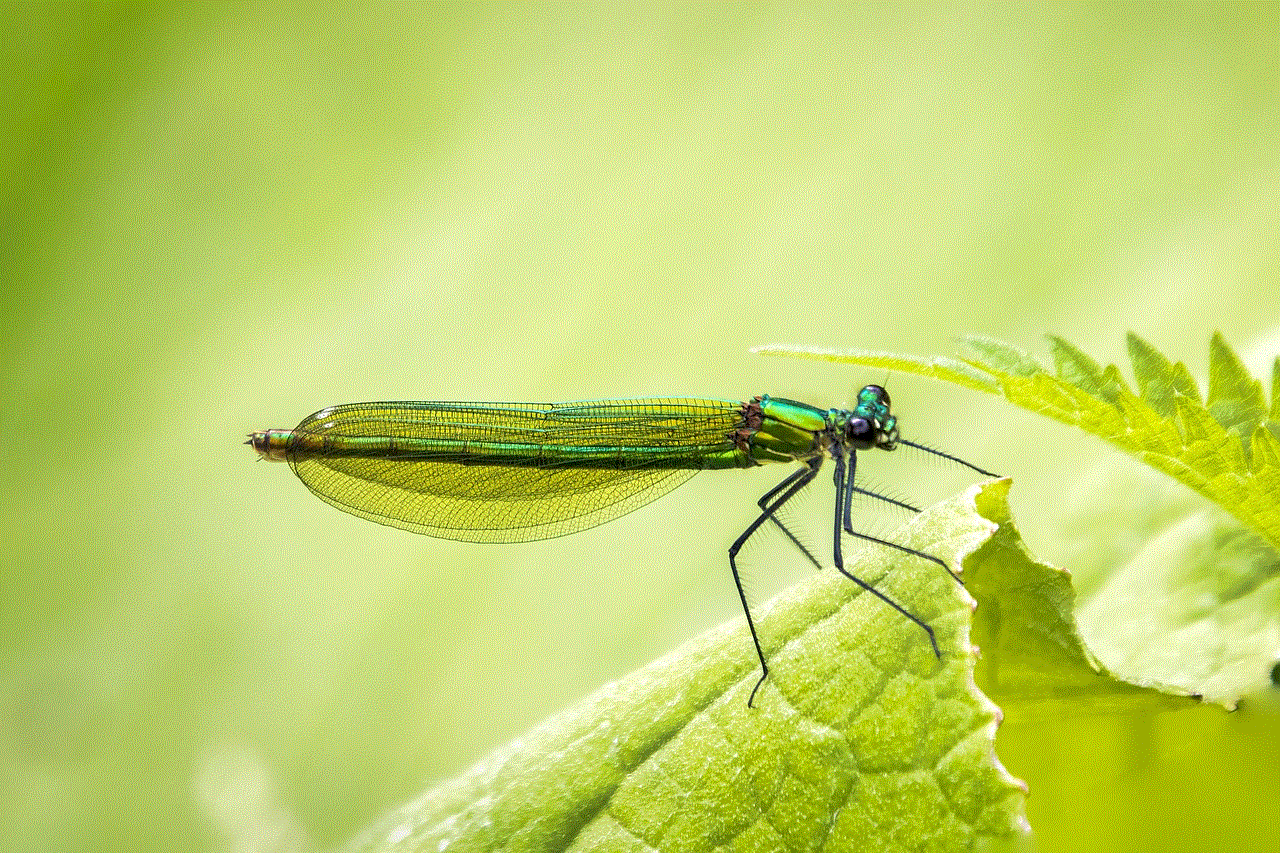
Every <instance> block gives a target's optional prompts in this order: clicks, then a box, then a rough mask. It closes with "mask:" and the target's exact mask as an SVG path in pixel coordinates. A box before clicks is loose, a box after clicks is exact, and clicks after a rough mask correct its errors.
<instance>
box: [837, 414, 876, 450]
mask: <svg viewBox="0 0 1280 853" xmlns="http://www.w3.org/2000/svg"><path fill="white" fill-rule="evenodd" d="M844 435H845V439H846V440H847V441H851V442H856V443H858V444H869V443H871V442H873V441H874V440H875V436H876V428H875V427H874V426H872V425H871V422H870V421H869V420H867V419H866V418H852V419H851V420H850V421H849V423H848V424H846V425H845V428H844Z"/></svg>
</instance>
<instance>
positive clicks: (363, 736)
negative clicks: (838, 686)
mask: <svg viewBox="0 0 1280 853" xmlns="http://www.w3.org/2000/svg"><path fill="white" fill-rule="evenodd" d="M1277 8H1278V7H1277V6H1275V5H1274V4H1260V5H1235V4H1211V5H1207V6H1200V5H1175V6H1165V5H1163V4H1157V5H1154V6H1140V5H1129V4H1124V5H1116V6H1112V5H1102V6H1095V5H1085V6H1079V5H1057V4H1054V5H1030V6H1023V5H1008V4H999V5H996V6H993V7H976V8H970V7H967V6H965V7H951V6H949V5H934V4H920V3H912V4H906V5H874V6H870V7H865V8H854V9H842V8H838V7H821V8H803V9H793V8H788V7H787V6H785V5H784V6H780V7H750V8H745V9H744V8H728V7H720V6H709V7H704V6H698V7H692V8H690V7H686V6H684V5H670V6H650V5H642V6H623V7H614V6H607V7H590V6H587V7H583V6H565V5H554V6H536V7H528V8H526V7H470V6H452V5H429V6H418V5H391V6H383V5H372V6H369V5H363V4H361V5H354V6H316V5H314V4H307V5H296V4H261V5H233V4H218V5H205V4H196V5H174V6H151V5H143V4H138V5H133V4H130V5H124V6H115V5H98V4H90V5H87V6H82V5H72V4H57V5H47V6H46V5H38V6H32V7H26V6H23V7H9V8H6V10H5V22H6V36H5V39H4V43H3V45H0V57H2V58H0V73H3V79H2V80H0V84H2V85H0V122H2V123H3V124H2V127H0V138H2V140H3V141H2V143H0V144H3V158H2V161H0V170H2V172H0V174H2V175H3V177H2V180H3V199H4V205H3V213H2V214H0V215H3V217H4V221H3V223H2V225H3V227H0V259H2V260H0V269H3V279H4V288H3V293H2V294H0V305H2V306H3V307H2V312H0V322H2V323H3V327H2V328H0V332H2V335H0V382H2V385H0V390H2V394H3V397H2V399H0V442H2V443H3V448H4V450H3V454H0V459H2V460H3V461H2V462H0V464H2V465H3V470H4V476H3V478H2V479H0V511H2V512H3V527H2V529H3V531H4V545H3V556H2V557H0V562H2V563H3V568H2V569H0V583H2V584H3V590H2V594H3V599H2V600H3V604H2V605H0V606H2V611H0V612H2V614H3V616H2V618H3V624H2V625H0V629H2V633H0V768H2V769H0V814H4V815H6V818H5V820H3V821H0V848H2V849H5V850H14V851H18V850H43V851H73V850H74V851H84V850H129V851H161V850H165V851H167V850H234V851H259V850H271V851H294V850H298V851H306V850H313V849H320V848H324V847H327V846H333V845H336V844H339V843H341V842H342V841H343V840H344V839H346V838H348V837H349V836H351V835H352V834H353V833H355V832H356V831H358V830H359V829H360V828H361V827H362V826H363V825H365V824H366V823H367V822H369V821H371V820H372V819H373V818H375V817H376V816H377V815H379V814H380V813H381V812H382V811H383V810H384V809H387V808H389V807H391V806H392V805H394V804H397V803H399V802H400V801H402V800H404V799H407V798H409V797H411V796H412V795H414V794H415V793H417V792H418V791H420V790H422V789H423V788H424V787H425V786H427V785H428V784H429V783H430V782H431V781H432V780H435V779H439V778H444V777H448V776H450V775H452V774H454V773H456V772H458V771H459V770H461V769H462V768H464V767H465V766H466V765H467V764H469V763H470V762H471V761H473V760H475V759H476V758H478V757H480V756H481V755H483V754H484V753H485V752H486V751H487V750H488V749H489V748H491V747H492V746H494V745H496V744H499V743H502V742H504V741H506V740H508V739H510V738H512V737H515V736H517V735H518V734H520V733H521V732H522V731H523V730H524V729H526V728H527V727H528V726H530V725H531V724H533V723H535V722H536V721H538V720H539V719H541V718H542V717H544V716H546V715H547V714H549V713H552V712H554V711H556V710H557V709H559V708H561V707H563V706H564V705H566V704H568V703H569V702H571V701H573V700H574V699H576V698H578V697H580V696H582V695H584V694H586V693H588V692H590V691H591V690H592V689H594V688H595V687H597V686H599V685H600V684H602V683H603V682H605V681H607V680H609V679H611V678H614V677H617V676H619V675H621V674H623V673H625V672H628V671H630V670H631V669H633V668H635V667H637V666H639V665H641V664H643V663H645V662H647V661H648V660H650V659H652V658H653V657H656V656H658V655H659V654H662V653H663V652H665V651H667V650H669V649H670V648H672V647H674V646H675V645H676V644H678V643H679V642H680V641H681V640H682V639H685V638H687V637H689V636H692V635H693V634H695V633H697V632H698V631H700V630H702V629H704V628H707V627H709V626H711V625H714V624H716V623H718V622H720V621H721V620H724V619H727V618H730V617H732V616H734V615H735V614H736V612H737V602H736V597H735V595H734V593H733V589H732V585H731V583H730V580H729V576H728V570H727V568H726V565H725V559H724V550H725V548H726V547H727V545H728V544H729V543H730V542H731V541H732V539H733V537H734V536H736V534H737V533H738V531H739V530H741V528H742V527H743V526H744V525H745V524H746V522H747V521H749V520H750V518H751V516H752V510H753V508H754V499H755V498H756V497H757V496H758V495H759V494H760V493H762V492H763V491H765V490H766V489H767V488H768V487H769V486H770V485H772V483H773V482H774V481H775V480H776V479H778V477H779V476H780V474H781V473H782V472H779V471H772V470H769V471H763V472H760V471H753V472H726V473H720V474H706V475H703V476H700V477H698V478H696V479H695V480H694V481H692V482H691V483H690V484H688V485H686V486H685V487H683V488H681V489H680V490H679V491H678V492H676V493H674V494H672V495H671V496H669V497H667V498H665V499H664V500H662V501H659V502H658V503H655V504H654V505H652V506H650V507H647V508H645V509H644V510H642V511H639V512H636V513H634V514H632V515H630V516H627V517H625V518H623V519H621V520H619V521H616V522H613V523H611V524H609V525H606V526H603V527H600V528H597V529H595V530H592V531H588V532H585V533H582V534H579V535H577V536H573V537H568V538H565V539H560V540H554V541H549V542H540V543H529V544H527V545H519V546H476V545H467V544H461V543H453V542H444V541H438V540H432V539H428V538H424V537H417V536H413V535H411V534H407V533H403V532H401V531H396V530H392V529H389V528H382V527H378V526H376V525H373V524H369V523H367V522H364V521H360V520H358V519H355V518H353V517H350V516H347V515H344V514H342V513H340V512H337V511H336V510H333V509H331V508H330V507H328V506H326V505H324V504H323V503H321V502H320V501H318V500H316V499H315V498H313V497H312V496H311V495H310V494H309V493H308V492H307V491H306V490H305V489H304V488H303V487H302V486H301V485H300V484H299V483H298V482H297V481H296V479H295V478H294V477H293V476H292V474H291V473H290V471H289V470H288V469H287V468H286V467H284V466H274V465H267V464H257V463H256V462H255V461H254V457H253V454H252V453H251V452H250V450H249V449H248V448H246V447H244V446H242V445H241V443H240V442H241V441H242V440H243V437H244V435H245V434H246V433H247V432H249V431H250V430H253V429H262V428H267V427H289V426H292V425H294V424H295V423H296V422H297V421H299V420H300V419H301V418H302V417H303V416H305V415H307V414H309V413H310V412H312V411H314V410H316V409H318V408H321V407H322V406H325V405H328V404H332V403H340V402H352V401H357V400H371V399H479V400H489V399H515V400H562V399H584V398H593V397H601V396H604V397H613V396H644V395H658V394H662V395H670V394H680V395H702V396H711V397H728V398H734V399H737V398H739V397H742V396H745V395H750V394H754V393H760V392H772V393H781V394H785V395H787V396H793V397H797V398H800V399H805V400H810V401H813V402H821V403H824V404H827V403H837V402H841V401H843V400H845V399H847V398H848V396H849V395H850V393H851V392H852V391H853V390H854V389H855V388H857V387H859V386H860V385H862V384H864V383H865V382H867V381H879V382H883V381H885V380H886V379H888V380H889V384H890V388H891V390H892V391H893V394H894V401H895V408H896V409H897V411H898V414H899V416H900V418H901V421H902V424H903V429H904V433H905V434H909V435H910V436H911V437H913V438H917V439H920V440H924V441H928V442H931V443H933V444H936V445H938V446H942V447H945V448H947V449H949V450H951V451H953V452H956V453H958V454H960V455H963V456H966V457H968V458H971V459H973V460H975V461H977V462H979V463H980V464H982V465H985V466H987V467H991V468H994V469H996V470H999V471H1001V472H1004V473H1010V474H1012V475H1013V476H1014V480H1015V488H1014V492H1013V497H1014V501H1015V507H1016V511H1017V512H1018V515H1019V520H1020V521H1021V523H1022V526H1023V530H1024V534H1025V536H1026V538H1027V539H1028V542H1029V544H1030V546H1031V547H1032V548H1033V549H1034V550H1036V551H1037V552H1038V553H1039V554H1040V555H1042V556H1043V557H1045V558H1048V559H1050V560H1057V561H1059V562H1061V563H1062V564H1064V565H1066V566H1067V567H1068V568H1079V570H1081V571H1082V572H1086V573H1089V572H1091V573H1093V574H1094V576H1096V574H1097V573H1098V572H1100V571H1105V567H1098V566H1079V567H1073V566H1072V565H1071V564H1070V560H1071V558H1072V555H1075V554H1078V553H1080V552H1081V551H1082V550H1087V549H1081V548H1080V541H1081V538H1082V537H1083V538H1084V539H1086V540H1087V539H1088V537H1089V536H1090V532H1089V529H1088V528H1087V527H1085V528H1084V529H1081V528H1080V526H1079V525H1075V526H1073V525H1072V524H1071V523H1070V520H1069V519H1068V518H1066V517H1065V516H1067V515H1069V514H1070V512H1071V511H1072V509H1073V507H1079V506H1086V507H1090V508H1093V509H1095V510H1096V507H1097V506H1098V505H1099V504H1101V505H1103V506H1112V507H1114V512H1115V513H1116V514H1121V515H1123V513H1125V512H1126V511H1127V508H1131V507H1132V506H1134V505H1135V503H1136V500H1135V498H1134V496H1133V495H1131V494H1127V493H1126V492H1125V491H1123V490H1121V489H1118V488H1113V487H1109V486H1108V482H1109V480H1108V479H1107V478H1106V477H1098V476H1096V475H1094V476H1088V475H1086V474H1085V473H1083V472H1085V471H1086V470H1094V471H1096V470H1097V466H1099V465H1102V466H1105V467H1106V468H1107V469H1112V468H1114V469H1116V470H1119V469H1122V468H1124V467H1125V466H1127V465H1128V464H1129V463H1128V462H1127V461H1125V460H1119V459H1117V458H1116V457H1114V456H1113V455H1112V454H1111V453H1110V451H1109V450H1108V449H1107V448H1106V447H1104V446H1102V445H1101V444H1100V443H1098V442H1095V441H1092V440H1090V439H1088V438H1086V437H1084V436H1080V435H1076V434H1075V433H1073V432H1071V431H1070V430H1068V429H1066V428H1064V427H1061V426H1059V425H1056V424H1052V423H1047V422H1044V421H1042V420H1039V419H1036V418H1034V417H1032V416H1030V415H1027V414H1025V413H1023V412H1020V411H1014V410H1011V409H1009V408H1008V407H1006V406H1003V405H1002V404H1000V403H999V402H997V401H995V400H994V399H992V398H979V397H978V396H977V395H974V394H970V393H965V392H962V391H958V390H955V389H951V388H947V387H941V386H938V385H934V384H929V383H926V382H923V381H920V380H915V379H911V378H901V377H885V376H883V375H874V376H872V375H867V374H866V373H865V372H863V371H860V370H857V369H852V368H848V367H844V368H841V367H836V366H829V365H816V364H814V363H810V362H801V361H788V360H784V359H778V358H763V357H759V356H753V355H750V354H749V353H748V348H749V347H750V346H752V345H755V344H762V343H773V342H786V343H798V344H814V345H825V346H836V347H861V348H871V349H887V350H895V351H900V352H910V353H919V354H949V353H952V352H953V351H954V343H953V342H954V338H955V337H956V336H957V335H960V334H965V333H971V332H977V333H984V334H989V335H992V336H995V337H998V338H1001V339H1004V340H1008V341H1010V342H1013V343H1015V344H1018V345H1021V346H1025V347H1028V348H1030V349H1032V350H1033V351H1036V352H1039V353H1041V354H1043V353H1044V351H1045V350H1044V347H1043V344H1042V341H1041V335H1042V334H1043V333H1044V332H1053V333H1057V334H1060V335H1063V336H1064V337H1066V338H1068V339H1069V340H1072V341H1073V342H1075V343H1077V344H1079V345H1081V346H1083V347H1084V348H1085V349H1086V350H1087V351H1089V352H1091V353H1093V354H1095V355H1096V356H1098V357H1099V358H1100V359H1103V360H1107V361H1113V360H1121V359H1123V358H1124V333H1125V331H1126V330H1128V329H1134V330H1136V331H1138V332H1139V333H1140V334H1142V335H1143V336H1145V337H1147V338H1148V339H1149V340H1151V341H1152V342H1153V343H1155V344H1156V345H1157V346H1158V347H1159V348H1161V349H1162V350H1164V351H1165V352H1167V353H1169V354H1170V355H1171V356H1173V357H1174V358H1175V359H1181V360H1185V361H1186V362H1187V363H1188V365H1189V366H1191V368H1192V370H1193V372H1194V373H1196V374H1197V375H1199V376H1201V377H1202V379H1203V377H1204V375H1205V369H1206V362H1207V348H1208V338H1209V335H1210V333H1211V331H1212V330H1213V329H1215V328H1217V329H1221V330H1222V331H1223V332H1224V333H1225V335H1226V337H1227V338H1228V340H1230V341H1232V342H1233V343H1234V344H1236V345H1237V346H1238V347H1240V348H1241V349H1242V350H1243V351H1244V352H1245V353H1246V357H1247V360H1248V361H1249V363H1250V365H1251V366H1252V367H1253V368H1254V369H1255V370H1257V371H1258V372H1259V374H1260V375H1264V376H1265V375H1268V374H1264V373H1263V371H1264V370H1269V366H1270V362H1271V358H1272V356H1273V355H1275V354H1276V353H1277V352H1280V336H1278V331H1280V326H1278V324H1277V320H1278V317H1280V312H1278V311H1277V304H1278V300H1277V293H1278V292H1280V260H1278V258H1280V226H1278V223H1280V146H1278V145H1277V140H1278V139H1280V49H1277V45H1280V12H1278V11H1277ZM863 472H865V473H866V475H867V476H868V477H869V482H872V483H875V484H879V485H881V486H883V487H885V488H887V489H889V490H890V491H892V492H893V493H895V494H899V495H902V496H905V497H910V498H912V499H915V500H918V501H926V502H928V501H932V500H934V499H938V498H941V497H944V496H946V495H948V494H951V493H952V492H954V491H956V490H958V489H959V488H961V487H963V486H964V485H965V484H966V483H967V482H968V480H969V478H968V477H966V476H965V474H964V472H963V471H961V472H958V473H957V472H955V471H953V470H951V469H948V468H946V467H945V466H939V465H931V464H922V462H921V460H919V459H913V458H911V456H910V455H909V454H895V455H894V456H893V457H887V456H886V458H884V459H876V460H874V461H871V460H868V461H867V462H866V463H865V464H864V466H863V468H862V469H860V473H863ZM828 505H829V496H828V495H826V494H825V492H824V493H822V494H821V495H819V496H815V497H814V498H813V499H811V501H810V510H811V512H812V514H813V517H814V518H815V519H818V521H817V522H816V523H817V525H818V526H816V527H814V528H812V529H814V530H815V531H825V529H826V528H825V524H824V523H823V522H822V521H821V519H822V515H821V513H822V511H823V509H824V508H825V507H827V506H828ZM898 520H900V519H894V518H892V517H890V518H887V519H885V518H880V517H876V516H875V515H874V514H872V513H870V512H868V515H867V525H868V526H869V529H871V530H872V531H876V530H880V531H884V530H891V529H892V525H893V524H895V523H897V521H898ZM813 535H814V536H815V537H817V536H819V535H820V533H815V534H813ZM775 556H776V557H777V559H774V557H775ZM749 557H750V560H749V562H750V565H751V574H752V576H751V584H752V591H753V594H754V595H755V597H756V598H757V600H763V599H764V597H766V596H767V595H769V594H770V593H772V592H773V591H776V590H777V589H780V588H781V587H782V586H784V585H785V584H786V583H788V582H789V581H790V580H794V579H795V578H797V577H800V576H802V575H803V574H804V572H805V571H807V567H806V565H805V564H804V561H803V560H799V559H797V558H796V557H795V555H794V554H791V553H790V552H789V551H787V549H786V548H785V543H780V542H777V541H766V542H764V543H762V544H760V545H758V546H756V547H755V548H753V549H751V552H750V555H749ZM779 567H781V568H779ZM1114 617H1115V618H1116V619H1119V620H1123V619H1124V618H1125V614H1123V613H1116V614H1114ZM744 642H745V638H744ZM1278 727H1280V709H1278V708H1277V704H1276V702H1275V700H1274V698H1272V697H1270V696H1268V695H1267V694H1260V695H1259V696H1257V697H1251V699H1250V700H1248V701H1246V702H1245V703H1244V705H1243V707H1242V708H1241V710H1239V711H1237V712H1235V713H1233V714H1228V713H1226V712H1224V711H1222V710H1221V709H1218V708H1208V707H1201V708H1197V709H1194V710H1192V711H1185V712H1179V713H1176V714H1166V715H1163V716H1161V717H1158V718H1155V719H1151V718H1116V717H1112V716H1105V717H1095V716H1084V717H1080V718H1070V719H1031V720H1017V721H1014V720H1010V721H1009V722H1008V723H1007V724H1006V726H1005V727H1004V728H1003V729H1002V730H1001V733H1000V739H999V748H1000V755H1001V756H1002V758H1003V759H1004V760H1005V762H1006V763H1007V764H1008V765H1009V767H1010V768H1011V769H1012V771H1013V772H1014V773H1015V774H1017V775H1019V776H1021V777H1022V778H1024V779H1027V780H1028V781H1029V783H1030V786H1031V800H1030V804H1029V810H1030V818H1031V821H1032V823H1033V825H1034V826H1035V828H1036V830H1037V834H1038V837H1039V844H1040V847H1041V849H1043V850H1054V851H1057V850H1064V851H1065V850H1071V851H1081V850H1094V849H1097V850H1110V851H1115V850H1145V849H1152V848H1163V849H1165V850H1199V849H1203V848H1205V847H1213V848H1217V849H1228V850H1260V849H1269V844H1270V843H1273V842H1274V833H1273V828H1274V826H1273V817H1272V816H1273V815H1274V807H1275V804H1276V794H1275V791H1276V789H1277V784H1276V783H1277V781H1280V744H1278V741H1277V738H1276V737H1275V733H1276V731H1277V730H1278ZM1268 802H1269V803H1270V806H1268V805H1267V803H1268Z"/></svg>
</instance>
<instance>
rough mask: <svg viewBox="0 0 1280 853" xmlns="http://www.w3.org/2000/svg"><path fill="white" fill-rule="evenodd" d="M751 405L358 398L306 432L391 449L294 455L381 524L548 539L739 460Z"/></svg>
mask: <svg viewBox="0 0 1280 853" xmlns="http://www.w3.org/2000/svg"><path fill="white" fill-rule="evenodd" d="M740 407H741V404H740V403H736V402H730V401H719V400H697V399H653V400H605V401H594V402H583V403H565V404H554V405H541V404H524V403H484V404H477V403H357V404H352V405H348V406H338V407H334V408H331V409H325V410H323V411H321V412H317V413H316V414H315V415H312V416H311V417H309V418H307V419H306V420H305V421H303V422H302V423H301V424H299V425H298V428H297V429H296V430H295V431H294V432H295V434H298V435H306V436H344V437H358V438H362V439H369V440H371V441H372V442H373V443H374V444H375V445H378V443H379V442H382V443H383V444H385V451H384V452H375V451H369V450H367V449H366V450H365V451H364V452H362V453H360V454H343V453H341V452H330V453H326V452H324V451H323V450H319V449H317V443H316V442H315V441H314V440H313V441H312V442H311V449H310V450H309V451H306V452H304V451H303V450H301V449H300V450H299V451H298V452H296V453H293V452H291V453H290V455H289V461H290V464H291V465H292V466H293V469H294V471H295V472H296V473H297V475H298V477H299V478H301V480H302V481H303V482H304V483H305V484H306V485H307V487H308V488H309V489H311V491H312V492H314V493H315V494H316V495H317V496H319V497H320V498H321V499H323V500H325V501H327V502H329V503H330V504H332V505H334V506H336V507H338V508H339V509H342V510H344V511H346V512H349V513H352V514H353V515H357V516H360V517H362V518H367V519H369V520H370V521H376V522H379V523H381V524H388V525H391V526H393V527H399V528H403V529H405V530H411V531H414V532H416V533H425V534H428V535H431V536H438V537H441V538H445V539H460V540H465V541H471V542H517V541H526V540H531V539H547V538H551V537H554V536H563V535H565V534H567V533H573V532H575V531H578V530H583V529H586V528H588V527H594V526H595V525H597V524H602V523H604V522H606V521H609V520H612V519H614V518H617V517H618V516H620V515H624V514H626V513H628V512H631V511H632V510H634V509H637V508H638V507H641V506H643V505H644V504H646V503H649V502H650V501H652V500H654V499H656V498H658V497H660V496H662V495H664V494H666V493H667V492H669V491H671V490H672V489H674V488H675V487H676V486H678V485H680V484H681V483H683V482H684V481H685V480H687V479H689V478H690V477H692V476H693V475H694V474H695V473H697V471H698V470H700V469H702V468H705V467H727V464H726V462H725V460H726V459H728V460H730V463H729V464H732V460H733V459H734V457H735V456H736V455H737V454H739V453H740V451H738V450H737V449H736V447H735V446H734V441H733V434H734V430H735V429H736V427H737V425H738V423H739V421H740V419H741V408H740ZM391 442H394V444H392V443H391ZM332 443H333V444H335V445H336V444H339V443H340V442H337V441H334V442H332ZM299 446H300V447H301V444H300V445H299ZM378 446H381V445H378Z"/></svg>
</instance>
